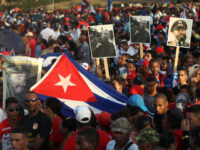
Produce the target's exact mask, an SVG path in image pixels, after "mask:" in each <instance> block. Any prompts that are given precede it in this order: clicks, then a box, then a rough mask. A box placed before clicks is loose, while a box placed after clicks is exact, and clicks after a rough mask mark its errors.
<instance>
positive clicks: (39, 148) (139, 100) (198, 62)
mask: <svg viewBox="0 0 200 150" xmlns="http://www.w3.org/2000/svg"><path fill="white" fill-rule="evenodd" d="M199 9H200V3H198V2H196V3H192V2H191V3H181V4H177V5H174V6H173V7H172V8H163V7H162V4H161V3H150V4H149V5H148V6H143V7H136V6H131V7H127V8H125V7H122V8H113V10H112V11H111V12H108V11H107V10H106V9H100V8H95V9H84V10H80V8H79V7H76V8H71V9H65V10H61V9H58V10H54V11H53V12H48V11H46V10H45V9H43V8H39V9H34V10H18V11H15V10H11V11H5V12H4V15H3V16H2V17H1V20H0V28H5V29H8V30H12V31H14V32H15V33H16V34H17V35H19V36H20V37H21V39H22V41H23V43H24V46H25V50H24V53H20V54H18V55H24V56H29V57H35V58H39V57H42V56H43V55H46V54H48V53H64V52H68V54H70V57H71V58H72V59H74V60H76V61H77V62H78V63H87V64H88V65H89V66H90V71H91V72H92V73H93V74H95V75H96V76H97V77H98V78H100V79H101V80H104V81H105V82H106V83H107V84H109V85H110V86H112V87H113V88H115V89H116V90H117V91H118V92H120V93H121V94H124V95H126V96H127V97H128V101H127V105H126V106H125V108H124V109H123V110H121V111H117V112H115V113H113V114H109V113H108V112H103V111H102V112H101V113H100V114H94V112H93V111H92V109H90V108H89V107H87V106H77V107H76V108H75V109H74V115H75V118H71V117H68V116H64V115H63V114H62V113H61V110H62V108H63V103H62V102H61V101H59V100H58V99H56V98H48V99H47V100H46V101H41V100H40V99H39V97H38V94H37V93H34V92H31V91H30V92H28V93H26V94H25V95H24V106H23V107H25V108H26V110H27V111H24V109H23V107H21V104H19V100H18V99H17V98H16V97H8V98H7V99H6V101H5V110H4V111H5V114H4V115H3V112H0V113H1V114H0V143H1V144H0V149H3V150H12V149H13V150H28V149H30V150H51V149H52V150H61V149H62V150H74V149H77V150H95V149H97V150H104V149H106V150H114V149H115V150H188V149H190V150H198V149H200V43H199V40H200V15H199ZM186 12H187V15H185V14H186ZM130 16H150V30H151V43H145V44H143V45H142V46H143V50H144V57H143V58H142V59H140V44H139V43H132V42H131V40H130V22H129V17H130ZM170 17H177V18H184V17H187V18H188V19H192V20H193V24H192V32H191V35H192V36H191V43H190V47H189V48H180V54H179V56H178V58H179V60H178V70H177V72H173V67H174V61H175V53H176V47H173V46H167V36H168V29H169V18H170ZM102 24H113V28H114V35H115V41H116V54H117V56H116V57H114V58H108V66H109V73H110V80H109V81H107V80H106V77H105V69H104V65H103V63H102V62H101V63H100V65H97V64H96V61H95V60H94V59H91V53H90V47H89V45H90V44H89V42H90V41H89V37H88V30H87V28H88V26H91V25H102ZM179 29H180V30H184V29H185V26H184V25H183V23H182V24H181V25H180V21H179V22H178V23H176V24H175V25H174V27H173V29H172V31H174V30H179ZM141 34H142V33H141ZM93 36H94V35H93ZM97 39H98V38H97ZM93 40H95V39H93ZM10 42H12V41H10ZM187 46H188V44H187ZM1 50H2V51H4V52H2V54H3V55H9V53H8V52H7V49H6V46H5V45H1ZM15 53H16V54H17V52H15ZM1 62H2V60H1ZM54 62H55V60H52V64H53V63H54ZM1 69H2V67H1ZM45 72H46V70H45V69H44V71H43V74H45ZM0 85H1V86H0V87H1V94H2V93H3V88H2V83H1V84H0ZM79 94H81V93H79ZM111 107H112V106H111ZM0 111H2V110H1V109H0Z"/></svg>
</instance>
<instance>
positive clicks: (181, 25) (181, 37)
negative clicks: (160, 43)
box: [167, 20, 189, 47]
mask: <svg viewBox="0 0 200 150" xmlns="http://www.w3.org/2000/svg"><path fill="white" fill-rule="evenodd" d="M186 30H187V24H186V22H185V21H183V20H177V21H175V22H174V24H173V25H172V27H171V30H170V31H171V32H172V34H173V36H174V40H173V41H168V43H167V45H168V46H182V47H189V43H188V42H186Z"/></svg>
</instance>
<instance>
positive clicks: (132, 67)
mask: <svg viewBox="0 0 200 150" xmlns="http://www.w3.org/2000/svg"><path fill="white" fill-rule="evenodd" d="M127 71H136V66H135V64H134V63H133V62H128V63H127Z"/></svg>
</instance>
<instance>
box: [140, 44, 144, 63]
mask: <svg viewBox="0 0 200 150" xmlns="http://www.w3.org/2000/svg"><path fill="white" fill-rule="evenodd" d="M143 55H144V54H143V44H142V43H140V60H141V59H142V58H143Z"/></svg>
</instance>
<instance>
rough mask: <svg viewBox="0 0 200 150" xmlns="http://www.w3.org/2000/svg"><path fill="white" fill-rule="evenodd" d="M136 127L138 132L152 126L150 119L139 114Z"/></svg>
mask: <svg viewBox="0 0 200 150" xmlns="http://www.w3.org/2000/svg"><path fill="white" fill-rule="evenodd" d="M135 128H136V130H137V132H138V133H140V132H142V131H143V130H144V129H146V128H151V123H150V120H149V119H148V118H147V117H146V116H145V115H141V116H138V117H137V118H136V119H135Z"/></svg>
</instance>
